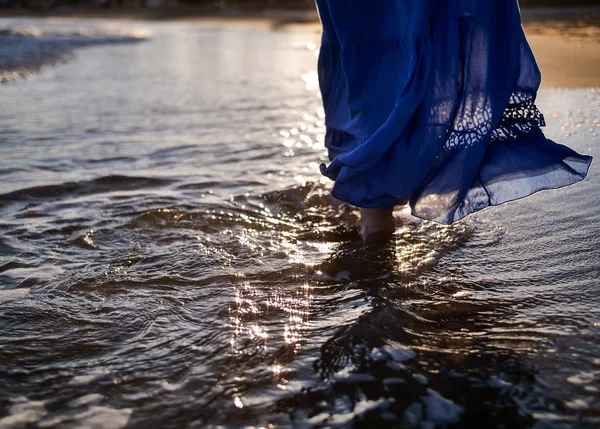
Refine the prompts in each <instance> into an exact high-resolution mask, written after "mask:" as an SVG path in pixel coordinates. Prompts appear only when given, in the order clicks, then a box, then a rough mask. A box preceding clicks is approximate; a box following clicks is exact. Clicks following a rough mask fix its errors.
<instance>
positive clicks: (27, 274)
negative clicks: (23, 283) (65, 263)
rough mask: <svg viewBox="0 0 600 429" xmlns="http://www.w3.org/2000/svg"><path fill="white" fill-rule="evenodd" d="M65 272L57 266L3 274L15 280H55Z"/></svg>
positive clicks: (45, 266)
mask: <svg viewBox="0 0 600 429" xmlns="http://www.w3.org/2000/svg"><path fill="white" fill-rule="evenodd" d="M64 272H65V270H64V269H63V268H61V267H57V266H56V265H42V266H41V267H35V268H13V269H12V270H6V271H4V272H3V273H2V274H3V275H5V276H9V277H12V278H14V279H36V280H53V279H55V278H56V277H58V276H59V275H61V274H62V273H64Z"/></svg>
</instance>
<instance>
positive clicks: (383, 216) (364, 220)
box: [360, 208, 395, 241]
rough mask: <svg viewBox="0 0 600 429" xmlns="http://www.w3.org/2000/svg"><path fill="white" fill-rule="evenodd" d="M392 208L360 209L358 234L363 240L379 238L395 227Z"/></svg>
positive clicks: (386, 235)
mask: <svg viewBox="0 0 600 429" xmlns="http://www.w3.org/2000/svg"><path fill="white" fill-rule="evenodd" d="M393 212H394V209H368V208H361V209H360V230H361V231H360V235H361V236H362V238H363V240H365V241H374V240H380V239H384V238H387V237H389V236H390V235H392V233H393V232H394V229H395V222H394V215H393Z"/></svg>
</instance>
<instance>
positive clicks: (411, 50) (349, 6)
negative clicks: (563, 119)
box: [317, 0, 592, 224]
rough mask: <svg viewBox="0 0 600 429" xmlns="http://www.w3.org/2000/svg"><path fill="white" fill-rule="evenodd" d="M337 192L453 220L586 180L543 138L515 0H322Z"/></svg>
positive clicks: (568, 156) (570, 158) (572, 160)
mask: <svg viewBox="0 0 600 429" xmlns="http://www.w3.org/2000/svg"><path fill="white" fill-rule="evenodd" d="M317 5H318V8H319V15H320V17H321V22H322V24H323V36H322V44H321V52H320V54H319V64H318V65H319V82H320V87H321V93H322V96H323V106H324V109H325V118H326V126H327V133H326V137H325V144H326V147H327V149H328V150H329V156H330V160H331V163H330V164H329V165H328V166H325V165H322V166H321V172H322V173H323V174H324V175H326V176H327V177H329V178H331V179H333V180H334V181H335V183H334V186H333V191H332V193H333V195H334V196H335V197H336V198H338V199H340V200H342V201H346V202H348V203H350V204H353V205H356V206H358V207H370V208H390V207H393V206H395V205H404V204H407V203H409V204H410V206H411V209H412V213H413V215H415V216H417V217H420V218H423V219H429V220H434V221H437V222H440V223H445V224H449V223H452V222H454V221H456V220H459V219H461V218H463V217H464V216H466V215H468V214H470V213H472V212H474V211H477V210H481V209H483V208H485V207H488V206H492V205H498V204H502V203H504V202H507V201H511V200H515V199H518V198H522V197H525V196H527V195H530V194H532V193H534V192H537V191H540V190H543V189H552V188H559V187H562V186H566V185H570V184H573V183H575V182H578V181H580V180H583V179H584V178H585V176H586V175H587V171H588V169H589V166H590V163H591V161H592V158H591V157H589V156H584V155H580V154H578V153H577V152H575V151H573V150H572V149H570V148H568V147H566V146H562V145H559V144H556V143H554V142H552V141H550V140H548V139H546V138H545V137H544V135H543V134H542V132H541V130H540V127H542V126H544V125H545V124H544V118H543V116H542V114H541V113H540V112H539V111H538V109H537V108H536V107H535V104H534V102H535V97H536V93H537V90H538V87H539V84H540V79H541V75H540V71H539V69H538V67H537V64H536V62H535V58H534V56H533V53H532V52H531V49H530V47H529V45H528V43H527V40H526V38H525V34H524V33H523V29H522V27H521V17H520V13H519V8H518V4H517V1H516V0H485V1H483V0H379V1H374V0H352V1H348V0H317Z"/></svg>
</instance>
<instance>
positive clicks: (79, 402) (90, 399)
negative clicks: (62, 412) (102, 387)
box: [69, 393, 106, 407]
mask: <svg viewBox="0 0 600 429" xmlns="http://www.w3.org/2000/svg"><path fill="white" fill-rule="evenodd" d="M104 398H106V397H105V396H104V395H100V394H99V393H90V394H89V395H85V396H82V397H81V398H77V399H73V400H72V401H71V402H69V406H70V407H81V406H83V405H98V404H99V403H100V402H102V401H103V400H104Z"/></svg>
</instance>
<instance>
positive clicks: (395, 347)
mask: <svg viewBox="0 0 600 429" xmlns="http://www.w3.org/2000/svg"><path fill="white" fill-rule="evenodd" d="M382 349H383V351H385V352H386V353H387V354H389V355H390V356H391V357H392V359H394V360H395V361H396V362H405V361H407V360H411V359H414V358H415V357H416V356H417V354H416V353H415V352H414V351H412V350H411V349H409V348H406V347H404V346H403V345H401V344H398V343H395V342H391V343H390V344H388V345H386V346H383V347H382Z"/></svg>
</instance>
